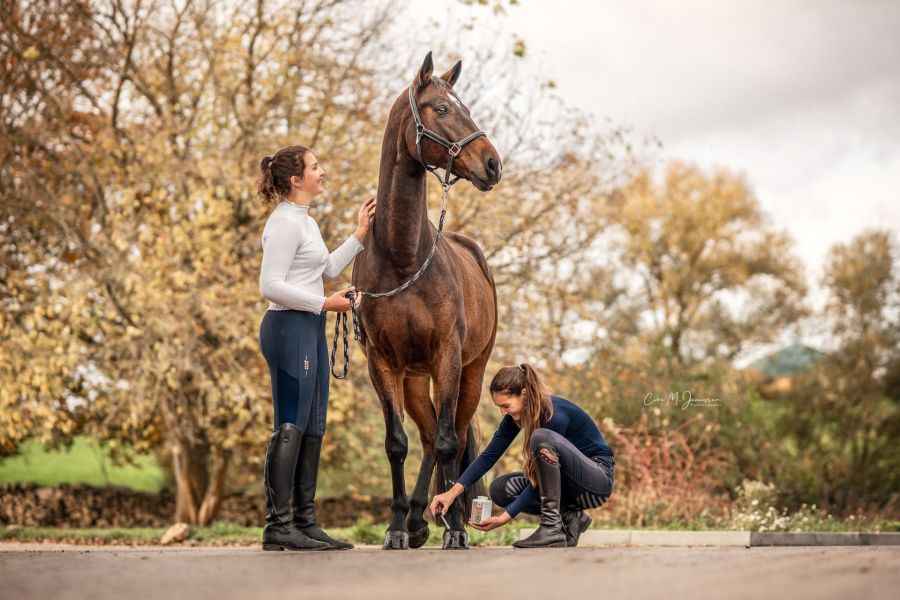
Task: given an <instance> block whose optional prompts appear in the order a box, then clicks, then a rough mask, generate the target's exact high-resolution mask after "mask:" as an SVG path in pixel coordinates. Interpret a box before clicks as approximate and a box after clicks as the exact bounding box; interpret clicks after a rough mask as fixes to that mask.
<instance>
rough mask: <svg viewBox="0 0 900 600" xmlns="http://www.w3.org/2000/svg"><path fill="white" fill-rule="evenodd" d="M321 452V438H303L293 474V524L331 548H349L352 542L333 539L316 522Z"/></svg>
mask: <svg viewBox="0 0 900 600" xmlns="http://www.w3.org/2000/svg"><path fill="white" fill-rule="evenodd" d="M321 453H322V438H311V437H304V438H303V442H302V443H301V444H300V459H299V460H298V461H297V470H296V472H295V474H294V525H295V526H296V527H297V529H299V530H300V531H302V532H303V533H304V534H306V535H307V536H308V537H311V538H312V539H314V540H318V541H320V542H325V543H326V544H328V545H329V547H330V549H332V550H349V549H350V548H352V547H353V544H351V543H349V542H344V541H342V540H336V539H334V538H333V537H331V536H330V535H328V534H327V533H325V532H324V531H322V529H321V528H320V527H319V526H318V525H317V524H316V481H317V480H318V478H319V455H320V454H321Z"/></svg>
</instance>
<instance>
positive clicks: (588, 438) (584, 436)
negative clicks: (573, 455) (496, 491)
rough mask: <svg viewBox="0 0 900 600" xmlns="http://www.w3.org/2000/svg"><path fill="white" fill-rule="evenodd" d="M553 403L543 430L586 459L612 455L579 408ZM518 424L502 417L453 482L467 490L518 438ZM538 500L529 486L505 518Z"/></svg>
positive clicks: (554, 399) (561, 400) (555, 398)
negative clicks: (486, 443)
mask: <svg viewBox="0 0 900 600" xmlns="http://www.w3.org/2000/svg"><path fill="white" fill-rule="evenodd" d="M550 401H551V402H552V403H553V416H552V417H550V419H549V420H548V421H547V422H546V423H544V425H543V427H545V428H547V429H550V430H552V431H555V432H556V433H558V434H560V435H561V436H563V437H564V438H566V439H567V440H569V441H570V442H572V445H573V446H575V447H576V448H578V450H579V451H580V452H581V453H582V454H584V455H585V456H587V457H589V458H593V457H595V456H601V455H604V456H614V454H613V451H612V448H610V447H609V444H607V443H606V440H605V439H603V435H602V434H601V433H600V429H598V428H597V424H596V423H594V420H593V419H591V417H590V416H589V415H588V414H587V413H586V412H584V411H583V410H582V409H581V407H579V406H577V405H576V404H574V403H572V402H570V401H568V400H566V399H565V398H560V397H559V396H550ZM519 431H521V429H520V428H519V425H518V424H517V423H516V422H515V420H514V419H513V418H512V417H511V416H509V415H506V416H505V417H503V420H502V421H500V426H499V427H498V428H497V431H496V432H495V433H494V437H493V438H491V441H490V443H489V444H488V445H487V448H485V449H484V451H483V452H482V453H481V454H480V455H479V456H478V458H476V459H475V460H474V461H473V462H472V464H470V465H469V467H468V468H467V469H466V470H465V471H464V472H463V474H462V475H460V476H459V479H457V480H456V482H457V483H459V484H461V485H462V486H463V487H469V486H470V485H472V484H473V483H475V482H476V481H478V480H479V479H481V478H482V477H484V474H485V473H487V472H488V469H490V468H491V467H493V466H494V465H495V464H496V463H497V461H498V460H500V457H501V456H503V453H504V452H506V449H507V448H509V446H510V444H512V442H513V440H514V439H516V436H517V435H519ZM537 497H538V492H537V489H536V488H535V487H534V486H533V485H531V484H529V485H528V487H526V488H525V490H524V491H523V492H522V493H521V494H519V496H518V497H517V498H516V499H515V500H513V501H512V502H511V503H510V504H509V506H507V507H506V512H507V513H509V516H511V517H515V516H516V515H517V514H519V512H520V511H521V510H522V509H523V508H525V507H526V506H528V504H529V503H530V502H532V501H533V500H535V499H536V498H537Z"/></svg>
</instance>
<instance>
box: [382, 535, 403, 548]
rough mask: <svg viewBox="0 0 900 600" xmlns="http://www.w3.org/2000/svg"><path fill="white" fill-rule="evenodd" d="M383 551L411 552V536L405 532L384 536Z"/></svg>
mask: <svg viewBox="0 0 900 600" xmlns="http://www.w3.org/2000/svg"><path fill="white" fill-rule="evenodd" d="M381 548H382V550H409V534H408V533H406V532H405V531H388V532H387V533H386V534H385V535H384V546H382V547H381Z"/></svg>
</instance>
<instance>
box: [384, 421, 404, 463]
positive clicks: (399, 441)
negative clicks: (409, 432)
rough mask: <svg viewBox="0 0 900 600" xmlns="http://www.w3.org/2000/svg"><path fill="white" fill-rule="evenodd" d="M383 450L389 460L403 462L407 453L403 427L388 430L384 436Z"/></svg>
mask: <svg viewBox="0 0 900 600" xmlns="http://www.w3.org/2000/svg"><path fill="white" fill-rule="evenodd" d="M384 451H385V453H386V454H387V457H388V460H389V461H391V462H403V461H404V460H406V455H407V454H408V453H409V443H408V441H407V439H406V434H405V433H404V432H403V429H400V430H399V432H393V433H391V432H389V433H388V434H387V436H386V437H385V438H384Z"/></svg>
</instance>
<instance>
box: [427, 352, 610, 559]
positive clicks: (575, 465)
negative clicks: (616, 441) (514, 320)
mask: <svg viewBox="0 0 900 600" xmlns="http://www.w3.org/2000/svg"><path fill="white" fill-rule="evenodd" d="M490 391H491V399H492V400H493V401H494V404H495V405H496V406H497V408H498V409H500V414H501V415H502V416H503V420H502V421H500V426H499V427H498V428H497V432H496V433H495V434H494V437H493V439H491V442H490V443H489V444H488V446H487V448H485V449H484V452H482V453H481V455H480V456H479V457H478V458H477V459H475V460H474V461H473V462H472V464H471V465H469V467H468V468H467V469H466V470H465V471H464V472H463V474H462V475H460V476H459V479H457V480H456V483H454V484H453V487H451V488H450V489H449V490H448V491H446V492H444V493H443V494H438V495H437V496H435V497H434V499H433V500H432V501H431V512H432V514H435V513H436V512H437V511H438V510H440V511H441V512H442V513H446V512H447V509H448V508H449V507H450V505H451V504H452V503H453V500H454V499H455V498H456V497H457V496H459V495H460V494H461V493H463V491H465V489H466V487H468V486H470V485H472V484H473V483H475V482H476V481H478V480H479V479H481V477H483V476H484V474H485V473H487V471H488V469H490V468H491V467H492V466H494V463H496V462H497V460H498V459H499V458H500V457H501V456H502V455H503V453H504V452H505V451H506V449H507V448H509V446H510V444H512V441H513V440H514V439H515V438H516V436H518V435H519V432H523V437H524V439H523V440H522V441H523V447H522V450H523V453H524V458H525V468H524V471H516V472H514V473H508V474H506V475H503V476H501V477H498V478H497V479H495V480H494V481H493V483H491V490H490V494H491V499H492V500H493V502H494V504H496V505H497V506H501V507H505V508H506V511H505V512H504V513H503V514H501V515H500V516H499V517H490V518H489V519H486V520H484V521H482V522H481V523H480V524H476V523H473V522H471V521H470V522H469V525H471V526H472V527H474V528H476V529H480V530H482V531H490V530H491V529H496V528H497V527H500V526H501V525H506V524H507V523H509V522H510V521H511V520H512V519H513V517H515V516H516V515H517V514H519V513H520V512H524V513H528V514H534V515H540V516H541V525H540V527H539V528H538V529H537V531H535V532H534V533H533V534H532V535H531V536H529V537H528V538H526V539H524V540H519V541H517V542H514V543H513V546H515V547H517V548H547V547H565V546H577V545H578V538H579V536H580V535H581V534H582V533H583V532H584V531H585V530H586V529H587V528H588V526H589V525H590V524H591V517H590V516H588V515H587V514H586V513H585V512H584V510H585V509H587V508H597V507H598V506H600V505H602V504H603V503H604V502H606V501H607V500H608V499H609V496H610V494H612V491H613V485H614V480H615V472H616V460H615V456H614V455H613V451H612V448H610V447H609V445H608V444H607V443H606V440H604V439H603V435H601V433H600V429H598V428H597V424H596V423H594V421H593V420H592V419H591V417H590V416H589V415H588V414H587V413H586V412H584V410H582V409H581V408H580V407H579V406H577V405H576V404H574V403H572V402H570V401H568V400H566V399H565V398H560V397H559V396H551V395H550V394H548V393H547V390H546V388H545V387H544V383H543V381H542V379H541V377H540V375H539V374H538V372H537V371H535V370H534V368H533V367H532V366H531V365H528V364H521V365H518V366H514V367H503V368H502V369H500V370H499V371H497V374H496V375H494V378H493V380H491V386H490Z"/></svg>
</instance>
